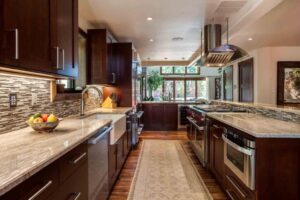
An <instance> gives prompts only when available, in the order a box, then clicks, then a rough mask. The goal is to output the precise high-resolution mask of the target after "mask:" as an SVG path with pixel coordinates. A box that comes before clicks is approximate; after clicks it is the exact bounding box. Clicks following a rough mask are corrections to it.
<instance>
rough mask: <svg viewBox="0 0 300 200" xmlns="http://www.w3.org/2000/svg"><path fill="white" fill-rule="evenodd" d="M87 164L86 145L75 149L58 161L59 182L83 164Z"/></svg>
mask: <svg viewBox="0 0 300 200" xmlns="http://www.w3.org/2000/svg"><path fill="white" fill-rule="evenodd" d="M86 162H87V143H86V142H85V143H83V144H81V145H79V146H78V147H75V149H73V150H72V151H70V152H69V153H67V154H66V155H64V156H63V157H62V158H60V160H59V169H60V182H61V183H63V182H64V181H65V180H66V179H67V178H68V177H70V176H71V175H72V174H73V173H74V172H75V171H76V170H77V169H78V168H79V167H80V166H81V165H82V164H83V163H86Z"/></svg>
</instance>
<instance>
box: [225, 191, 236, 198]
mask: <svg viewBox="0 0 300 200" xmlns="http://www.w3.org/2000/svg"><path fill="white" fill-rule="evenodd" d="M226 193H227V195H228V196H229V198H230V199H231V200H235V198H233V196H232V194H231V192H230V191H229V190H226Z"/></svg>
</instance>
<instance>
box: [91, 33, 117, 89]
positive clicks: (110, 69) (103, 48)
mask: <svg viewBox="0 0 300 200" xmlns="http://www.w3.org/2000/svg"><path fill="white" fill-rule="evenodd" d="M112 44H113V39H112V38H111V37H110V36H109V33H108V32H107V30H106V29H91V30H88V45H87V46H88V84H104V85H115V84H116V83H117V69H116V67H114V66H113V65H112V60H113V55H112V51H113V50H112Z"/></svg>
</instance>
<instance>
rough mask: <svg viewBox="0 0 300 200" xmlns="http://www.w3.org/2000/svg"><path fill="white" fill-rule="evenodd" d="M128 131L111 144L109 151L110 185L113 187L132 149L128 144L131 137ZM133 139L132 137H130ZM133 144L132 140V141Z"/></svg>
mask: <svg viewBox="0 0 300 200" xmlns="http://www.w3.org/2000/svg"><path fill="white" fill-rule="evenodd" d="M128 135H129V134H128V132H125V133H124V134H123V135H122V137H121V138H120V139H119V140H118V141H117V142H116V143H115V144H114V145H109V151H108V173H109V187H110V189H112V188H113V186H114V184H115V182H116V180H117V178H118V176H119V174H120V172H121V170H122V167H123V165H124V163H125V161H126V158H127V156H128V154H129V152H130V150H131V145H130V147H129V146H128V144H129V142H128V140H129V137H128ZM130 139H131V138H130ZM130 144H131V142H130Z"/></svg>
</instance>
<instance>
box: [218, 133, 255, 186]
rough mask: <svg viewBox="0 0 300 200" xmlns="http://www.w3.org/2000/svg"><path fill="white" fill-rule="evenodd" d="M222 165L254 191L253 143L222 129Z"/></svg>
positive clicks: (237, 134)
mask: <svg viewBox="0 0 300 200" xmlns="http://www.w3.org/2000/svg"><path fill="white" fill-rule="evenodd" d="M222 137H223V140H224V163H225V165H226V166H227V167H228V168H229V169H230V170H231V171H232V172H233V173H234V174H235V175H236V176H237V177H238V178H239V179H240V180H241V181H242V182H243V183H244V184H245V185H246V186H247V187H248V188H250V189H251V190H254V189H255V141H253V140H249V139H247V138H245V137H244V136H242V135H241V134H239V133H235V131H233V130H229V129H224V134H223V135H222Z"/></svg>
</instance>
